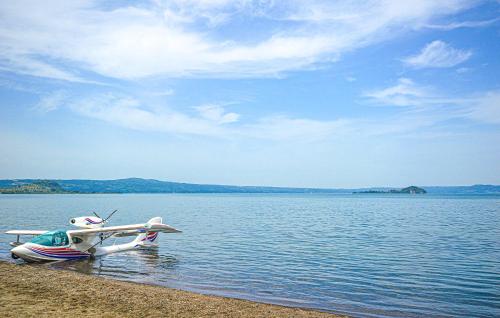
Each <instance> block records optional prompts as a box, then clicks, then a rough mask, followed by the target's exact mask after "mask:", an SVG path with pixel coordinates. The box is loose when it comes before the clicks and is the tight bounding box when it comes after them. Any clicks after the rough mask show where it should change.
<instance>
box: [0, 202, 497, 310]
mask: <svg viewBox="0 0 500 318" xmlns="http://www.w3.org/2000/svg"><path fill="white" fill-rule="evenodd" d="M114 209H119V212H118V213H117V214H116V215H115V216H114V217H113V219H112V222H111V224H113V225H120V224H128V223H139V222H145V221H147V220H148V219H149V218H151V217H154V216H162V217H163V218H164V222H165V223H168V224H171V225H173V226H175V227H177V228H179V229H182V230H183V231H184V233H182V234H165V235H162V236H161V241H160V248H159V249H157V250H152V251H132V252H126V253H122V254H113V255H109V256H106V257H103V258H100V259H98V260H94V261H76V262H66V263H59V264H52V265H37V266H50V267H55V268H64V269H71V270H76V271H80V272H85V273H92V274H96V275H103V276H108V277H113V278H116V279H124V280H132V281H140V282H146V283H152V284H159V285H166V286H171V287H176V288H181V289H185V290H191V291H197V292H203V293H208V294H216V295H224V296H230V297H236V298H245V299H250V300H258V301H262V302H269V303H277V304H284V305H291V306H302V307H312V308H317V309H321V310H327V311H333V312H339V313H347V314H350V315H352V316H355V317H421V316H427V317H495V316H496V317H499V316H500V197H481V196H478V197H460V196H454V197H442V196H431V195H425V196H405V195H393V196H389V195H378V196H377V195H240V194H228V195H211V194H210V195H193V194H185V195H177V194H147V195H137V194H132V195H119V194H114V195H101V194H96V195H1V196H0V216H1V220H2V221H1V223H0V230H1V231H2V234H0V258H4V259H9V246H8V244H7V242H8V241H9V240H10V239H12V238H11V237H8V236H7V235H4V234H3V232H4V231H5V230H7V229H12V228H17V229H47V230H48V229H54V228H69V227H70V226H69V223H68V220H69V219H70V218H71V217H74V216H80V215H89V214H90V213H89V211H92V210H96V211H99V212H100V213H101V214H105V213H106V212H108V211H112V210H114Z"/></svg>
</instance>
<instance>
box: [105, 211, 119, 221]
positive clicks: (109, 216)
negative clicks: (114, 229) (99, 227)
mask: <svg viewBox="0 0 500 318" xmlns="http://www.w3.org/2000/svg"><path fill="white" fill-rule="evenodd" d="M116 211H118V210H114V211H113V212H111V214H110V215H108V217H107V218H105V219H104V220H103V221H102V223H104V222H106V221H107V220H109V219H110V218H111V217H112V216H113V214H115V212H116Z"/></svg>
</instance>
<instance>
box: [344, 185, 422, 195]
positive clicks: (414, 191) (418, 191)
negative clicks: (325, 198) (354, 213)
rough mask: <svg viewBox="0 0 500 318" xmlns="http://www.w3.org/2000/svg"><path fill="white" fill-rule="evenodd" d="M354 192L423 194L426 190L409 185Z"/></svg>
mask: <svg viewBox="0 0 500 318" xmlns="http://www.w3.org/2000/svg"><path fill="white" fill-rule="evenodd" d="M353 193H355V194H358V193H403V194H425V193H427V191H425V189H422V188H419V187H416V186H409V187H406V188H403V189H400V190H396V189H391V190H389V191H379V190H367V191H358V192H353Z"/></svg>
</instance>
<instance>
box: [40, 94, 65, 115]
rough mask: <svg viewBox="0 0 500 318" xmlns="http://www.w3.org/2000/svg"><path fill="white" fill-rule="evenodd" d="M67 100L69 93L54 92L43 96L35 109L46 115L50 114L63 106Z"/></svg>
mask: <svg viewBox="0 0 500 318" xmlns="http://www.w3.org/2000/svg"><path fill="white" fill-rule="evenodd" d="M66 98H67V93H66V92H64V91H56V92H52V93H50V94H48V95H44V96H42V98H40V100H39V102H38V103H37V104H36V105H35V109H36V110H38V111H41V112H44V113H48V112H51V111H54V110H56V109H58V108H59V107H61V106H63V103H64V102H65V100H66Z"/></svg>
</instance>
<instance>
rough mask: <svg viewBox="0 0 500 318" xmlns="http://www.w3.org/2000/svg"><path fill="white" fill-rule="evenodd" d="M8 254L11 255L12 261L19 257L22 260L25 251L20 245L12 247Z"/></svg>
mask: <svg viewBox="0 0 500 318" xmlns="http://www.w3.org/2000/svg"><path fill="white" fill-rule="evenodd" d="M10 252H11V253H12V258H14V259H16V258H19V257H21V258H22V257H23V256H24V255H26V252H27V249H26V247H24V246H22V245H21V246H16V247H14V248H13V249H11V250H10Z"/></svg>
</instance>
